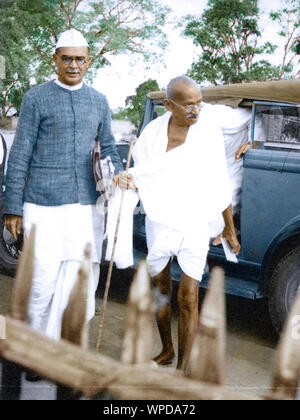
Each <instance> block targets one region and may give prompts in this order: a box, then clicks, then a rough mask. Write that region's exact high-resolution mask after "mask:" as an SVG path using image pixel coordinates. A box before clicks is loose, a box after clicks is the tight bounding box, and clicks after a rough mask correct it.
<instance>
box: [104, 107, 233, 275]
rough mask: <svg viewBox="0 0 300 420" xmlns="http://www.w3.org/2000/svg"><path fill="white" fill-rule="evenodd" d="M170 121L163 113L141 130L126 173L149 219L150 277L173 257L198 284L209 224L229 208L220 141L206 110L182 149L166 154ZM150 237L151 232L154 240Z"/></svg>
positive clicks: (190, 131) (219, 135)
mask: <svg viewBox="0 0 300 420" xmlns="http://www.w3.org/2000/svg"><path fill="white" fill-rule="evenodd" d="M170 118H171V113H166V114H165V115H163V116H162V117H159V118H157V119H156V120H154V121H152V122H151V123H150V124H149V125H148V126H147V127H146V128H145V130H144V131H143V133H142V134H141V136H140V138H139V139H138V141H137V143H136V145H135V147H134V149H133V158H134V162H135V166H134V168H132V169H131V170H130V172H131V173H132V174H133V176H134V179H135V182H136V185H137V187H138V191H139V196H140V198H141V200H142V203H143V207H144V209H145V212H146V214H147V218H148V221H147V230H148V235H147V240H148V245H149V243H151V245H150V246H149V257H148V264H149V268H150V273H151V275H156V274H158V273H159V272H160V271H161V270H162V267H163V266H164V265H166V264H167V262H168V260H169V257H170V256H173V255H176V256H178V257H179V258H178V261H179V264H180V266H181V268H182V269H183V271H184V272H185V273H186V274H187V275H189V276H190V277H193V278H195V279H198V280H201V278H202V273H203V270H204V267H205V260H206V256H207V250H208V241H209V229H208V226H209V222H210V221H212V220H214V219H215V218H216V217H217V216H218V215H219V214H220V213H222V212H223V211H224V210H225V209H226V208H227V207H228V206H229V205H230V203H231V190H230V184H229V178H228V171H227V166H226V160H225V151H224V139H223V136H222V132H221V130H220V128H219V127H218V126H217V124H216V122H215V119H214V116H213V113H212V112H210V109H208V110H207V111H206V110H205V109H204V110H203V111H201V113H200V117H199V120H198V122H197V123H196V124H194V125H192V126H191V127H190V129H189V132H188V135H187V139H186V141H185V143H184V144H183V145H182V146H179V147H177V148H175V149H173V150H171V151H169V152H166V150H167V145H168V125H169V121H170ZM125 201H126V200H124V202H125ZM126 208H128V206H127V204H126V203H125V205H124V209H126ZM153 223H154V224H155V225H152V226H151V224H153ZM158 231H159V232H160V233H159V234H158V233H157V232H158ZM149 232H155V234H154V235H153V238H151V233H149ZM127 233H128V236H127V238H128V237H129V236H130V232H129V231H128V232H127ZM108 235H109V232H108ZM154 237H155V238H154ZM163 268H164V267H163Z"/></svg>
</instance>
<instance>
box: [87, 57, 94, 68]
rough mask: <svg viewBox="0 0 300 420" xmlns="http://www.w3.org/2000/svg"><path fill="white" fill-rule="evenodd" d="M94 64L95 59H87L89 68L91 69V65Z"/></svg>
mask: <svg viewBox="0 0 300 420" xmlns="http://www.w3.org/2000/svg"><path fill="white" fill-rule="evenodd" d="M92 62H93V57H88V59H87V64H88V67H90V65H91V64H92Z"/></svg>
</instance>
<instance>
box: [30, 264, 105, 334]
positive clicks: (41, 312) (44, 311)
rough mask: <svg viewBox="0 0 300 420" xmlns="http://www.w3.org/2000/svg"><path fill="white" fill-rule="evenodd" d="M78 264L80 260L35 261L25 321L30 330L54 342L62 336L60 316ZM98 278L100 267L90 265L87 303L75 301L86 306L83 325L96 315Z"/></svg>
mask: <svg viewBox="0 0 300 420" xmlns="http://www.w3.org/2000/svg"><path fill="white" fill-rule="evenodd" d="M81 264H82V261H71V260H69V261H52V262H49V263H48V264H46V263H45V262H42V263H41V262H40V261H38V260H35V266H34V270H35V273H34V279H33V280H34V281H33V286H32V291H31V296H30V301H29V308H28V322H29V324H30V325H31V326H32V328H34V329H36V330H38V331H40V332H42V333H43V334H45V335H46V336H47V337H49V338H52V339H53V340H59V339H60V337H61V323H62V317H63V313H64V310H65V309H66V307H67V305H68V302H69V298H70V295H71V292H72V290H73V287H74V286H75V283H76V280H77V278H78V271H79V269H80V266H81ZM99 275H100V266H99V264H98V263H91V264H90V276H89V280H88V297H87V302H78V305H80V304H86V305H87V312H86V322H88V321H89V320H90V319H92V318H93V316H94V315H95V293H96V290H97V286H98V281H99Z"/></svg>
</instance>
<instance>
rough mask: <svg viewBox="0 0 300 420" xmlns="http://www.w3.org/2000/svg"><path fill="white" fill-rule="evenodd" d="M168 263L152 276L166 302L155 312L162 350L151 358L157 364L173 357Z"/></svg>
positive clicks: (165, 362) (169, 360)
mask: <svg viewBox="0 0 300 420" xmlns="http://www.w3.org/2000/svg"><path fill="white" fill-rule="evenodd" d="M170 265H171V263H168V265H167V266H166V268H165V269H164V270H163V271H162V272H161V273H159V274H158V275H157V276H155V277H154V278H153V282H154V285H155V286H156V287H157V288H158V289H159V291H160V293H161V295H162V298H164V297H166V298H167V300H168V302H167V303H164V304H163V305H162V306H161V307H160V308H159V310H158V312H157V314H156V321H157V326H158V331H159V334H160V338H161V341H162V347H163V348H162V352H161V353H160V354H159V355H158V356H156V357H155V358H154V359H153V360H154V361H155V362H156V363H157V364H159V365H167V364H170V363H171V362H172V360H173V359H174V357H175V352H174V347H173V343H172V334H171V319H172V311H171V304H170V302H169V299H170V298H171V294H172V278H171V275H170Z"/></svg>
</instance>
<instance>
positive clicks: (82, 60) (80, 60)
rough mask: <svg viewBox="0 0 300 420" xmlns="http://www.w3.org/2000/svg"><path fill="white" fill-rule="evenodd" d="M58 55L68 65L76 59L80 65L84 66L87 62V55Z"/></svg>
mask: <svg viewBox="0 0 300 420" xmlns="http://www.w3.org/2000/svg"><path fill="white" fill-rule="evenodd" d="M58 57H59V58H60V59H61V60H62V61H63V62H64V64H66V65H67V66H69V65H70V64H71V63H73V61H74V60H75V62H76V64H77V65H78V66H83V65H84V64H86V62H87V61H86V59H85V57H72V56H70V55H62V56H60V55H58Z"/></svg>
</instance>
